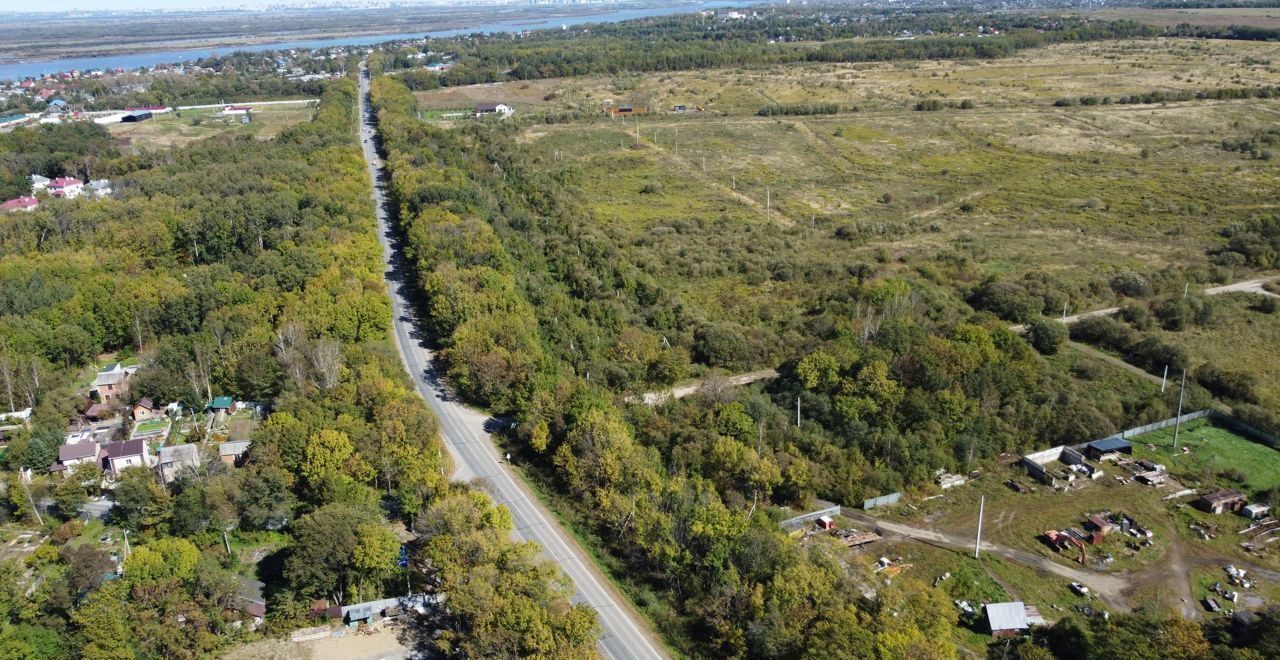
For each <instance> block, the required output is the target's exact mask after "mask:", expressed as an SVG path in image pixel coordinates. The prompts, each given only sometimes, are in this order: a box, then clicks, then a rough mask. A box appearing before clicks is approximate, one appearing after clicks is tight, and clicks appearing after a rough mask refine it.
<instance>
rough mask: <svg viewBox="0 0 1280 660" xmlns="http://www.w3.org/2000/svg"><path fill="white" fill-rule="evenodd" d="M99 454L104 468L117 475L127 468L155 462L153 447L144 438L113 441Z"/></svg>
mask: <svg viewBox="0 0 1280 660" xmlns="http://www.w3.org/2000/svg"><path fill="white" fill-rule="evenodd" d="M98 456H99V457H100V458H101V460H102V469H103V470H106V471H108V472H110V473H111V474H114V475H117V476H119V474H120V471H121V470H124V469H125V468H130V467H151V465H152V464H153V463H155V459H154V457H152V456H151V448H150V447H148V446H147V443H146V442H144V441H142V440H126V441H124V442H113V443H111V444H109V445H107V446H105V447H103V448H102V451H101V452H99V454H98Z"/></svg>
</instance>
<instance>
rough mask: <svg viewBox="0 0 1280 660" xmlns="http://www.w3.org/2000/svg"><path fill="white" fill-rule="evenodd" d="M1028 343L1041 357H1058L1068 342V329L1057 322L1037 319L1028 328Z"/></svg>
mask: <svg viewBox="0 0 1280 660" xmlns="http://www.w3.org/2000/svg"><path fill="white" fill-rule="evenodd" d="M1027 341H1028V342H1030V344H1031V346H1032V348H1034V349H1036V350H1037V351H1039V352H1040V354H1041V355H1056V354H1057V353H1058V349H1059V348H1061V347H1062V344H1064V343H1065V342H1066V341H1067V328H1066V327H1065V326H1063V325H1062V324H1061V323H1058V322H1057V321H1050V320H1048V319H1036V320H1034V321H1032V322H1031V323H1030V324H1029V325H1028V326H1027Z"/></svg>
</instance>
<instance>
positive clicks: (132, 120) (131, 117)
mask: <svg viewBox="0 0 1280 660" xmlns="http://www.w3.org/2000/svg"><path fill="white" fill-rule="evenodd" d="M151 116H152V115H151V111H150V110H135V111H133V112H130V113H127V114H125V116H123V117H121V118H120V122H121V123H123V124H136V123H138V122H143V121H146V120H148V119H151Z"/></svg>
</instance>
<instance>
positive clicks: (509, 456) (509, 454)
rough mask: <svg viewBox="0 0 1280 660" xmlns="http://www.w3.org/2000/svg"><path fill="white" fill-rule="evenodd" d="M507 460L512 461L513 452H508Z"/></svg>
mask: <svg viewBox="0 0 1280 660" xmlns="http://www.w3.org/2000/svg"><path fill="white" fill-rule="evenodd" d="M507 462H508V463H510V462H511V452H507Z"/></svg>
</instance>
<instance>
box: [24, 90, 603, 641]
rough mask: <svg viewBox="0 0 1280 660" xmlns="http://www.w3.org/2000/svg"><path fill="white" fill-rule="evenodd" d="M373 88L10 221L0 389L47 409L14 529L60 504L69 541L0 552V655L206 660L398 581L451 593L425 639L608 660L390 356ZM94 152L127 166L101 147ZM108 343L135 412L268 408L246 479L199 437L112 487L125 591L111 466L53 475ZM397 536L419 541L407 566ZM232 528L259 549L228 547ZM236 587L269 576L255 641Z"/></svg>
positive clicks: (181, 152)
mask: <svg viewBox="0 0 1280 660" xmlns="http://www.w3.org/2000/svg"><path fill="white" fill-rule="evenodd" d="M356 93H357V92H356V85H355V83H354V81H353V80H351V79H342V80H339V81H337V82H334V83H331V84H329V85H327V86H326V88H325V91H324V95H323V98H322V101H321V104H320V107H319V109H318V110H317V113H316V116H315V117H314V119H313V120H312V121H311V122H309V123H305V124H300V125H297V126H294V127H291V128H289V129H287V130H285V131H283V132H282V133H281V134H280V135H279V136H277V137H276V138H275V139H273V140H271V141H259V140H254V139H244V138H240V137H232V136H222V137H215V138H211V139H208V140H205V141H202V142H198V143H196V144H194V145H191V146H188V147H185V148H182V149H178V150H173V151H168V152H156V153H148V154H144V155H142V156H141V157H140V158H139V159H138V160H136V161H130V163H129V164H128V166H127V167H128V168H129V171H128V173H127V174H126V175H123V176H122V177H121V178H120V180H119V182H118V183H119V185H118V186H117V190H119V191H120V192H119V194H118V196H117V198H115V199H107V200H73V201H53V202H50V203H48V204H45V205H43V206H42V207H41V208H40V209H38V210H36V211H34V212H32V213H30V214H23V216H22V217H21V218H15V219H14V222H13V223H9V221H8V220H6V224H5V229H4V238H3V241H0V279H3V281H5V282H6V286H5V287H4V290H5V296H4V300H3V301H0V305H3V308H2V309H0V386H3V389H0V397H8V398H9V399H11V400H10V401H5V400H3V399H0V406H6V405H11V404H13V405H16V404H22V403H30V404H33V405H34V407H35V415H34V419H33V422H34V423H33V426H32V429H31V430H30V431H29V432H27V431H19V432H18V433H16V435H15V436H14V437H12V438H11V439H10V443H9V448H8V451H7V452H6V454H5V456H4V462H5V465H6V467H7V468H9V469H10V470H16V469H17V468H19V467H25V468H30V469H32V470H33V472H34V475H35V476H34V478H33V480H32V481H31V483H29V484H26V485H23V484H20V483H19V482H18V480H17V478H16V477H14V478H12V479H11V480H10V481H9V484H8V489H7V491H6V497H5V502H4V504H5V506H4V507H3V509H2V510H0V515H4V516H6V517H8V518H10V519H19V520H23V521H24V522H26V523H27V524H30V525H36V524H38V521H37V519H36V517H37V516H38V515H41V514H43V517H42V519H43V520H44V521H45V523H46V525H47V529H48V530H49V531H52V535H51V538H50V540H49V541H48V542H47V543H46V544H44V545H42V546H41V547H40V548H39V549H37V550H36V551H35V553H33V554H32V555H30V556H29V557H27V558H26V559H24V560H10V561H6V562H3V563H0V648H2V649H4V654H5V655H6V657H37V658H40V657H49V658H55V657H69V656H70V657H86V658H121V657H173V658H187V657H192V658H194V657H207V656H210V655H216V654H218V653H221V652H223V651H225V650H226V649H228V648H229V647H230V646H232V645H235V644H238V643H242V642H247V641H252V640H255V639H259V638H261V637H262V636H263V635H280V634H285V633H287V632H289V631H291V630H293V629H296V628H298V627H302V626H306V625H311V624H312V622H313V616H314V615H313V613H312V601H313V600H314V599H317V598H319V599H325V600H327V601H328V602H330V603H337V604H349V603H355V602H360V601H362V600H369V599H373V598H377V597H381V596H390V595H399V594H401V593H403V592H404V589H405V587H406V580H407V581H408V584H409V585H410V586H411V588H412V590H413V591H415V592H427V593H429V594H435V595H437V596H440V597H442V598H443V599H445V602H447V603H448V606H447V608H441V609H438V610H433V611H432V612H430V614H429V618H428V620H427V621H426V622H425V624H424V625H425V629H426V630H428V631H429V633H430V636H429V637H427V638H423V639H422V640H420V646H421V648H422V649H423V650H430V651H431V652H435V653H439V654H441V655H444V656H449V657H493V656H507V655H521V656H541V657H590V656H592V655H593V654H594V643H595V639H596V636H597V635H598V625H597V623H596V618H595V613H594V612H592V611H591V610H590V609H589V608H587V607H586V606H574V605H571V604H570V602H569V596H570V595H571V593H572V588H571V586H570V585H568V584H566V582H565V580H564V579H563V577H562V576H561V575H560V574H559V571H558V569H556V567H555V566H554V564H550V563H548V562H547V561H546V560H544V559H542V558H540V557H539V554H538V549H537V548H536V547H535V546H533V545H531V544H517V543H514V542H512V541H511V540H510V533H511V520H510V517H509V516H508V515H507V514H506V513H505V511H504V510H502V509H499V508H496V507H494V505H493V503H492V502H491V501H490V500H489V499H488V498H487V497H486V496H484V495H483V494H481V493H479V492H477V491H474V490H471V489H470V488H468V487H465V486H462V485H455V484H451V483H450V482H449V480H448V478H447V474H448V471H449V469H450V466H449V464H448V460H447V458H446V457H445V455H444V451H443V446H442V444H441V442H440V438H439V429H438V423H437V421H436V420H435V418H434V417H433V416H432V415H431V413H430V411H429V410H428V409H427V408H426V406H425V404H424V402H423V401H422V400H421V399H420V398H419V397H418V396H417V395H416V393H415V392H414V390H413V389H412V386H411V384H410V382H409V381H408V378H407V377H406V375H405V373H404V371H403V367H402V366H401V365H400V362H399V361H398V359H397V358H396V357H395V353H394V349H393V348H392V346H391V342H390V339H389V336H388V329H389V327H390V305H389V304H388V301H387V297H386V292H385V285H384V283H383V279H382V273H383V268H384V266H383V263H382V259H381V249H380V247H379V244H378V242H377V238H376V233H375V222H374V218H373V209H372V206H371V205H370V203H369V195H368V187H369V182H368V178H367V174H366V171H365V165H364V162H363V159H362V158H361V156H360V153H359V150H358V145H357V143H356V139H355V136H356V132H355V107H356ZM22 130H26V129H20V130H19V131H15V133H19V132H20V131H22ZM41 130H43V129H41ZM93 155H95V156H96V157H99V158H101V159H102V163H101V164H100V167H105V168H108V169H109V168H111V167H116V166H120V165H118V164H117V163H115V160H117V158H116V157H115V156H114V155H113V153H112V152H111V151H110V150H109V149H103V150H102V151H99V152H97V153H96V154H93ZM28 283H29V284H28ZM10 285H12V286H16V287H19V289H18V290H19V291H26V292H29V293H31V294H33V295H32V296H30V297H23V296H19V295H11V289H10ZM104 352H108V353H111V352H114V353H118V354H120V355H121V356H122V357H124V358H125V359H131V360H136V361H137V362H138V363H139V365H140V369H139V371H138V373H137V375H136V376H135V378H134V381H133V384H132V398H133V399H137V398H140V397H143V396H147V397H152V398H153V399H155V400H156V401H161V402H167V401H169V400H177V401H180V402H182V403H183V404H184V406H185V407H186V408H187V410H200V409H202V408H203V407H204V404H205V402H207V401H208V400H209V397H211V396H214V395H217V394H233V395H235V396H236V398H237V399H252V400H257V401H261V402H263V403H264V404H266V405H267V406H268V410H269V414H268V416H267V417H266V418H265V419H264V420H263V421H262V423H261V427H260V428H259V429H257V430H255V431H254V432H253V433H252V435H251V439H252V444H251V448H250V450H249V454H248V458H247V462H246V464H245V465H244V466H243V467H241V468H231V467H228V466H226V465H225V464H223V463H222V462H221V461H219V460H218V459H217V456H216V452H213V450H212V448H211V447H209V446H206V445H204V444H203V441H205V440H208V439H209V438H207V437H206V436H205V433H204V429H203V427H202V426H199V425H197V426H195V427H193V428H192V430H191V431H190V432H189V434H187V435H186V437H185V438H180V437H178V436H175V437H174V438H171V439H170V440H169V442H170V443H181V442H184V441H185V442H187V443H191V444H197V445H198V446H199V449H198V451H199V452H200V453H201V454H202V456H203V459H202V461H201V467H200V468H199V469H197V470H187V471H184V473H183V474H181V475H180V476H179V478H178V479H177V480H176V481H175V482H174V483H172V484H170V485H168V486H163V485H161V484H160V483H158V481H157V480H156V478H155V475H154V474H152V473H151V471H150V470H147V469H145V468H129V469H125V470H124V471H123V473H122V474H121V475H120V476H119V479H118V482H117V483H116V485H115V488H113V489H111V490H110V491H109V492H108V493H106V494H107V495H108V497H109V498H110V500H111V501H112V502H113V504H114V507H113V508H112V511H111V514H110V517H111V519H110V522H111V523H112V524H113V525H115V526H116V527H117V528H121V529H125V530H128V531H129V532H130V536H129V541H130V544H131V546H132V549H133V552H132V553H131V554H130V555H129V556H128V557H127V558H126V559H125V560H124V562H123V574H122V576H121V577H119V578H117V579H109V578H111V577H115V576H114V575H109V574H112V573H113V572H114V571H113V569H114V567H115V564H114V562H113V561H112V560H111V559H110V557H109V556H108V555H107V552H106V551H104V550H101V549H99V546H98V544H97V543H96V541H97V538H96V535H95V536H94V538H92V539H88V540H87V541H86V540H85V539H83V538H78V537H81V536H83V535H84V534H85V531H84V526H83V525H82V524H81V523H79V522H77V521H76V520H75V519H76V518H77V517H78V516H79V515H80V514H79V507H80V505H82V504H83V503H84V502H85V501H86V500H87V498H88V497H89V496H90V495H94V494H97V493H98V486H99V484H100V483H101V480H102V475H101V472H100V469H99V468H98V467H97V465H96V464H92V463H91V464H88V465H86V466H80V467H77V468H76V470H75V471H74V472H73V474H72V475H71V476H70V477H69V478H67V479H65V480H63V479H58V478H56V477H46V476H44V473H45V471H46V470H47V468H48V467H49V465H50V463H51V462H52V461H53V460H54V458H56V455H57V447H58V445H59V444H60V443H61V441H62V435H63V433H64V426H65V423H66V420H67V419H69V418H71V417H73V416H75V414H76V413H77V411H78V410H79V409H80V407H81V406H82V405H83V398H82V397H83V393H82V392H83V390H82V389H80V388H79V387H78V386H77V383H76V381H77V380H78V379H79V374H81V373H82V372H83V370H84V368H85V367H86V366H92V365H94V364H96V361H97V356H98V355H99V354H101V353H104ZM24 400H25V401H24ZM18 407H21V406H20V405H19V406H18ZM8 409H10V408H6V410H8ZM122 432H124V431H122ZM211 452H212V455H210V453H211ZM46 499H51V500H52V501H53V502H54V505H53V506H51V507H47V508H46V505H45V504H43V502H45V501H46ZM35 507H40V508H39V509H36V508H35ZM393 522H395V523H400V524H402V525H403V527H404V528H405V529H408V530H411V531H412V532H413V537H414V538H413V540H411V541H409V542H407V544H406V545H407V551H408V556H409V566H408V567H407V568H402V567H401V566H400V565H399V563H398V556H399V554H400V550H401V545H402V542H401V540H400V538H398V537H397V535H396V533H395V531H394V530H395V528H394V527H393ZM224 533H227V534H229V535H230V537H231V538H232V539H234V540H235V543H236V547H239V545H240V544H241V543H244V544H248V545H251V546H257V547H261V548H265V549H266V550H267V557H266V558H264V559H261V560H260V561H258V560H257V558H255V559H254V560H253V562H252V563H251V562H250V561H247V560H245V559H244V558H243V557H242V555H241V554H240V553H239V552H233V553H230V554H228V553H227V552H226V550H225V546H224V543H225V539H224V536H223V534H224ZM237 576H256V577H257V578H259V579H261V580H262V581H263V582H265V583H266V600H267V607H268V615H267V617H266V621H265V625H264V627H263V628H262V629H261V630H258V631H251V630H250V629H249V627H247V626H242V625H240V619H241V617H240V615H238V614H236V613H235V611H234V610H235V609H236V608H235V604H236V603H237V602H238V600H237V593H238V591H239V583H238V577H237ZM31 585H35V588H31V589H29V588H28V587H29V586H31ZM513 622H518V625H517V624H515V623H513Z"/></svg>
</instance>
